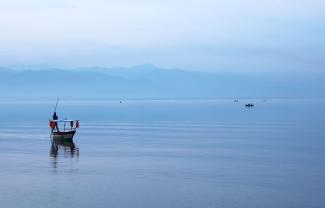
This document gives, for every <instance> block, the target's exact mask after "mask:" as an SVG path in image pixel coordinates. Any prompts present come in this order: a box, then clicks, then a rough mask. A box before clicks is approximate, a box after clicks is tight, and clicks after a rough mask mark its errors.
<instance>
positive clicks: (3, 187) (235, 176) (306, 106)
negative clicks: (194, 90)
mask: <svg viewBox="0 0 325 208" xmlns="http://www.w3.org/2000/svg"><path fill="white" fill-rule="evenodd" d="M245 102H248V101H243V100H239V103H234V102H233V101H232V100H199V101H177V100H175V101H141V100H139V101H127V100H126V101H123V102H122V103H121V104H120V103H119V101H65V102H62V103H60V105H59V108H58V114H59V116H60V117H61V118H64V117H65V116H67V117H68V118H72V119H80V124H81V128H80V129H79V131H78V133H77V135H76V136H75V138H74V143H52V142H51V139H50V135H49V134H50V130H49V126H48V119H49V118H50V116H51V114H52V109H53V103H52V102H1V103H0V115H1V118H0V167H1V170H0V202H1V207H20V208H21V207H116V208H119V207H141V208H146V207H148V208H149V207H150V208H151V207H161V208H165V207H193V208H196V207H225V208H228V207H270V208H271V207H272V208H273V207H274V208H275V207H324V204H325V199H324V197H323V193H324V191H325V175H324V172H325V166H324V164H325V163H324V162H325V151H324V148H325V141H324V138H325V137H324V132H325V131H324V129H325V128H324V126H325V107H324V104H325V101H324V100H272V99H271V100H267V101H262V100H253V101H252V102H254V103H255V104H256V106H255V107H254V108H252V109H247V108H245V107H244V103H245Z"/></svg>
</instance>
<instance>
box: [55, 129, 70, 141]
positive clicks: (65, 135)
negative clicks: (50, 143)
mask: <svg viewBox="0 0 325 208" xmlns="http://www.w3.org/2000/svg"><path fill="white" fill-rule="evenodd" d="M75 133H76V131H67V132H52V137H53V139H62V140H72V139H73V136H74V135H75Z"/></svg>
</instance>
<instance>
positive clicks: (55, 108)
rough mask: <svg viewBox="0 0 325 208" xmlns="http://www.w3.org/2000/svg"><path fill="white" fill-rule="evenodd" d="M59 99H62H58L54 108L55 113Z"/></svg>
mask: <svg viewBox="0 0 325 208" xmlns="http://www.w3.org/2000/svg"><path fill="white" fill-rule="evenodd" d="M59 99H60V98H58V99H57V100H56V104H55V108H54V113H55V112H56V108H57V107H58V103H59Z"/></svg>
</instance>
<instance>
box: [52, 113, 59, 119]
mask: <svg viewBox="0 0 325 208" xmlns="http://www.w3.org/2000/svg"><path fill="white" fill-rule="evenodd" d="M58 119H59V117H58V115H57V114H56V112H54V113H53V120H58Z"/></svg>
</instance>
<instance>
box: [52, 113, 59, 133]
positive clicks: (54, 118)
mask: <svg viewBox="0 0 325 208" xmlns="http://www.w3.org/2000/svg"><path fill="white" fill-rule="evenodd" d="M58 119H59V116H58V115H57V114H56V112H54V113H53V120H56V122H55V128H56V130H57V131H59V127H58V122H57V120H58Z"/></svg>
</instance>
